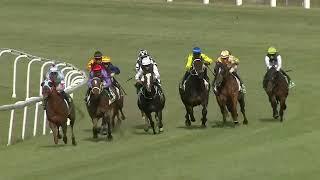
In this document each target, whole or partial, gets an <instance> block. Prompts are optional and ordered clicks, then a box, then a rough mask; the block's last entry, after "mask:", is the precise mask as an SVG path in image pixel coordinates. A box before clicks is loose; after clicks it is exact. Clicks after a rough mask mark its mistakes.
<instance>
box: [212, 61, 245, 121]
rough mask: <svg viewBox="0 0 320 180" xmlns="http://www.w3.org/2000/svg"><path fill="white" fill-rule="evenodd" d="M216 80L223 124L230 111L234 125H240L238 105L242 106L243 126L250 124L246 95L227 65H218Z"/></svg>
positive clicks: (216, 67) (214, 83)
mask: <svg viewBox="0 0 320 180" xmlns="http://www.w3.org/2000/svg"><path fill="white" fill-rule="evenodd" d="M214 72H215V80H214V81H213V85H214V86H215V87H217V92H215V95H216V99H217V102H218V104H219V107H220V111H221V113H222V117H223V124H225V122H226V118H227V115H228V111H229V112H230V113H231V116H232V119H233V122H234V124H238V123H239V122H238V112H237V103H238V102H239V104H240V109H241V113H242V115H243V124H248V120H247V117H246V113H245V101H244V94H243V93H241V92H240V87H239V84H238V82H237V79H236V77H235V76H234V75H232V73H230V72H229V68H228V67H227V65H225V64H222V63H217V64H216V66H215V69H214Z"/></svg>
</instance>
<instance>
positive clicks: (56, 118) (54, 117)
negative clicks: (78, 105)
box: [41, 80, 77, 145]
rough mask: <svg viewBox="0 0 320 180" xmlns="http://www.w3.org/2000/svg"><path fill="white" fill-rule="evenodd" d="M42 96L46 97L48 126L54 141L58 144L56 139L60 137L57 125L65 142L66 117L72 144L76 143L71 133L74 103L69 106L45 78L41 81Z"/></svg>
mask: <svg viewBox="0 0 320 180" xmlns="http://www.w3.org/2000/svg"><path fill="white" fill-rule="evenodd" d="M41 86H42V95H43V98H47V104H46V113H47V118H48V121H49V126H50V128H51V130H52V132H53V139H54V143H55V144H58V139H59V138H61V136H60V134H59V127H62V132H63V142H64V143H65V144H67V119H68V118H69V119H70V127H71V133H72V144H73V145H76V144H77V143H76V139H75V136H74V133H73V125H74V122H75V109H74V104H73V103H72V102H71V103H70V106H69V105H68V103H67V102H66V101H65V100H64V98H63V97H62V96H61V95H59V93H58V92H57V90H56V89H55V87H54V84H53V83H52V82H51V81H50V80H45V81H44V82H42V83H41Z"/></svg>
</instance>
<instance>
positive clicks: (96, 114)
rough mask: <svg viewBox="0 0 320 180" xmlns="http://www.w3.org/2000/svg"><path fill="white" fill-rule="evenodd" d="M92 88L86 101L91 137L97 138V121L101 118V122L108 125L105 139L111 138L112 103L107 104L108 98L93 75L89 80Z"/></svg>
mask: <svg viewBox="0 0 320 180" xmlns="http://www.w3.org/2000/svg"><path fill="white" fill-rule="evenodd" d="M91 86H92V89H91V91H90V94H89V96H90V97H89V102H88V103H86V106H87V110H88V113H89V115H90V117H91V119H92V124H93V127H92V133H93V138H94V139H97V138H98V133H99V130H98V121H99V119H100V118H102V124H103V125H104V124H106V125H107V126H108V130H107V140H112V138H113V137H112V134H111V131H112V127H111V117H112V116H113V112H114V110H113V108H114V107H113V106H114V104H111V105H110V104H109V101H110V98H109V96H108V95H107V94H106V92H105V90H104V88H103V83H102V81H101V79H100V78H98V77H94V78H93V79H92V81H91Z"/></svg>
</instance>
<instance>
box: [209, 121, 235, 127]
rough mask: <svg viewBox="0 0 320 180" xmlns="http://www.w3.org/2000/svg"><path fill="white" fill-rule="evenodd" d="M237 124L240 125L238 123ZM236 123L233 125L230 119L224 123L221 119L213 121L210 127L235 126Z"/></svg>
mask: <svg viewBox="0 0 320 180" xmlns="http://www.w3.org/2000/svg"><path fill="white" fill-rule="evenodd" d="M238 125H240V123H239V124H238ZM238 125H235V124H234V123H233V122H232V121H227V122H225V123H224V124H223V122H222V121H215V122H214V124H213V125H212V126H211V127H212V128H235V127H236V126H238Z"/></svg>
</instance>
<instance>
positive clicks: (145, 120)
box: [141, 111, 150, 132]
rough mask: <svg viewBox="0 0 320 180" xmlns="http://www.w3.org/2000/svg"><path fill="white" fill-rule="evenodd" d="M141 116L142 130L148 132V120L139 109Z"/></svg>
mask: <svg viewBox="0 0 320 180" xmlns="http://www.w3.org/2000/svg"><path fill="white" fill-rule="evenodd" d="M141 116H142V120H143V121H144V122H145V124H144V128H143V130H144V131H145V132H148V131H149V127H150V123H149V120H148V118H147V117H146V114H145V113H144V112H142V111H141Z"/></svg>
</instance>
